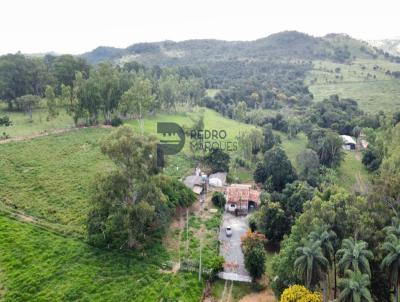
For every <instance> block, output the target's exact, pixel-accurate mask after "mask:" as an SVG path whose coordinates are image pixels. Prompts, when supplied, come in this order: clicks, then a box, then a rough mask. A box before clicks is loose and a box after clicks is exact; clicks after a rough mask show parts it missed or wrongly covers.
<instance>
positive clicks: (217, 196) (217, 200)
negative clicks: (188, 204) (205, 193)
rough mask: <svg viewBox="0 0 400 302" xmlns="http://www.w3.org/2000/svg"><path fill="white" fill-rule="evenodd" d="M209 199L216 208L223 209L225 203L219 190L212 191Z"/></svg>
mask: <svg viewBox="0 0 400 302" xmlns="http://www.w3.org/2000/svg"><path fill="white" fill-rule="evenodd" d="M211 201H212V202H213V204H214V205H215V206H216V207H217V208H220V209H223V208H224V207H225V204H226V199H225V196H224V194H222V193H221V192H214V193H213V196H212V198H211Z"/></svg>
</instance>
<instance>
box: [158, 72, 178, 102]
mask: <svg viewBox="0 0 400 302" xmlns="http://www.w3.org/2000/svg"><path fill="white" fill-rule="evenodd" d="M159 93H160V98H161V102H162V105H163V107H164V108H165V109H166V110H171V109H174V110H176V105H177V103H178V101H179V93H180V91H179V81H178V80H177V79H176V77H175V76H173V75H168V76H166V77H164V78H162V79H161V80H160V81H159Z"/></svg>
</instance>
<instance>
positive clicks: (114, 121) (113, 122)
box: [111, 116, 124, 127]
mask: <svg viewBox="0 0 400 302" xmlns="http://www.w3.org/2000/svg"><path fill="white" fill-rule="evenodd" d="M123 123H124V121H123V120H122V119H121V118H120V117H118V116H115V117H113V118H112V119H111V126H113V127H118V126H121V125H122V124H123Z"/></svg>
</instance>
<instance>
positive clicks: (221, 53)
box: [82, 31, 378, 66]
mask: <svg viewBox="0 0 400 302" xmlns="http://www.w3.org/2000/svg"><path fill="white" fill-rule="evenodd" d="M376 55H378V53H377V51H376V49H374V48H373V47H371V46H370V45H369V44H367V43H366V42H363V41H359V40H356V39H353V38H351V37H349V36H347V35H343V34H330V35H327V36H325V37H313V36H310V35H307V34H304V33H300V32H296V31H285V32H280V33H277V34H272V35H270V36H268V37H266V38H262V39H258V40H255V41H246V42H245V41H233V42H232V41H222V40H187V41H182V42H174V41H162V42H154V43H137V44H133V45H131V46H129V47H127V48H114V47H104V46H102V47H98V48H96V49H94V50H93V51H90V52H87V53H84V54H82V57H84V58H85V59H87V60H88V61H89V62H90V63H93V64H96V63H98V62H101V61H108V60H111V61H115V62H120V63H124V62H129V61H133V60H134V61H138V62H141V63H144V64H151V65H161V66H174V65H192V64H199V63H205V62H208V63H210V62H221V61H232V60H241V61H259V60H271V59H274V60H277V59H290V60H296V59H298V60H318V59H327V60H332V61H335V62H346V61H349V60H352V59H353V58H354V57H360V56H364V57H368V58H371V57H373V56H376Z"/></svg>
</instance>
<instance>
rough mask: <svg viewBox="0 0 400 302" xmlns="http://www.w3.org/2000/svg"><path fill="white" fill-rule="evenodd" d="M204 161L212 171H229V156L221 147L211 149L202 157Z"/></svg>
mask: <svg viewBox="0 0 400 302" xmlns="http://www.w3.org/2000/svg"><path fill="white" fill-rule="evenodd" d="M204 162H205V163H206V164H207V165H208V166H209V167H210V168H211V170H212V172H213V173H215V172H229V162H230V156H229V154H228V153H227V152H225V151H224V150H222V149H211V150H210V152H209V153H208V154H207V155H206V157H205V158H204Z"/></svg>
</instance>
